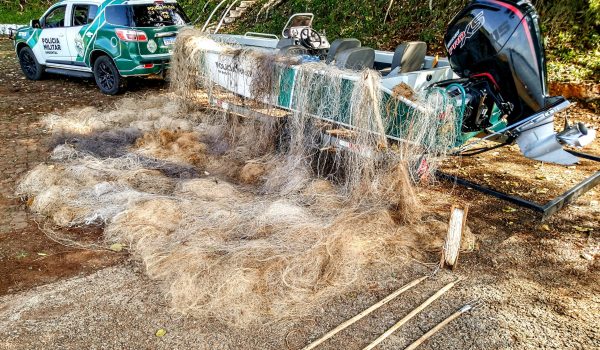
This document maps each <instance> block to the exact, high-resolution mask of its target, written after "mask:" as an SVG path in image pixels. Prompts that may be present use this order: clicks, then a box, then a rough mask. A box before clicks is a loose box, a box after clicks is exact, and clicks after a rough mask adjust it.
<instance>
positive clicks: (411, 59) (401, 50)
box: [391, 41, 427, 73]
mask: <svg viewBox="0 0 600 350" xmlns="http://www.w3.org/2000/svg"><path fill="white" fill-rule="evenodd" d="M426 54H427V44H426V43H425V42H423V41H409V42H405V43H402V44H400V45H398V47H397V48H396V51H394V56H393V58H392V67H391V71H392V72H393V71H394V69H396V68H398V67H400V71H399V73H409V72H414V71H418V70H421V68H423V64H424V62H425V55H426Z"/></svg>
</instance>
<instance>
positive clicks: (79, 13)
mask: <svg viewBox="0 0 600 350" xmlns="http://www.w3.org/2000/svg"><path fill="white" fill-rule="evenodd" d="M97 12H98V6H96V5H73V19H72V21H71V23H73V24H72V26H73V27H78V26H84V25H87V24H90V23H92V22H93V21H94V18H96V13H97Z"/></svg>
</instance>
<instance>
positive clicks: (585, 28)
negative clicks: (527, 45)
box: [0, 0, 600, 82]
mask: <svg viewBox="0 0 600 350" xmlns="http://www.w3.org/2000/svg"><path fill="white" fill-rule="evenodd" d="M207 1H208V4H207V6H206V8H204V7H205V4H206V3H207ZM179 2H180V3H181V4H182V6H184V8H185V9H186V12H187V13H188V15H189V17H190V18H192V19H193V20H195V19H197V18H199V23H202V22H203V21H204V20H205V19H206V18H207V17H208V14H209V13H210V11H211V10H212V9H213V8H214V7H215V6H216V4H217V3H218V2H219V1H218V0H201V1H194V0H181V1H179ZM264 2H265V0H260V1H259V3H258V4H257V5H255V6H254V8H253V9H252V11H250V12H248V13H247V14H246V15H245V17H244V18H243V20H241V21H237V22H236V23H235V25H234V26H230V27H227V28H226V30H228V31H230V32H237V33H243V32H246V31H256V32H266V33H279V32H280V31H281V27H282V26H283V24H284V23H285V21H286V20H287V18H288V17H289V16H290V15H291V14H292V13H294V12H313V13H314V14H315V15H316V18H317V20H316V21H315V22H316V23H315V27H316V28H317V29H319V30H320V31H325V32H326V33H327V35H328V36H329V37H330V38H338V37H355V38H359V39H360V40H361V41H362V42H363V43H364V45H367V46H371V47H376V48H381V49H394V48H395V47H396V46H397V45H398V44H400V43H401V42H402V41H407V40H423V41H425V42H427V44H428V46H429V50H430V52H431V53H438V54H441V55H444V54H445V53H444V48H443V46H442V38H443V35H444V31H445V29H446V24H447V23H448V22H449V21H450V19H451V18H452V16H454V14H456V13H457V12H458V11H459V10H460V9H461V8H462V7H463V6H464V5H465V4H466V3H468V0H432V1H431V4H432V7H431V9H430V8H429V1H425V0H395V1H394V3H393V5H392V8H391V11H390V16H389V18H388V19H387V21H386V23H385V24H384V23H383V17H384V16H385V12H386V9H387V7H388V5H389V0H368V1H367V0H353V1H343V0H284V1H283V2H282V3H281V5H279V6H278V7H276V8H275V9H274V10H273V11H271V12H270V13H269V16H268V18H265V16H264V15H261V16H260V18H257V16H256V15H257V13H258V11H259V9H260V7H261V4H262V3H264ZM534 2H535V4H536V7H537V9H538V11H539V13H540V17H541V19H542V31H543V33H544V35H545V42H546V53H547V56H548V57H547V58H548V70H549V75H550V76H549V78H550V80H553V81H593V82H599V81H600V0H537V1H535V0H534ZM51 3H53V1H51V0H0V23H27V22H28V21H29V20H30V19H32V18H37V17H39V16H40V15H41V14H42V12H43V11H44V10H46V8H47V7H48V6H49V5H50V4H51Z"/></svg>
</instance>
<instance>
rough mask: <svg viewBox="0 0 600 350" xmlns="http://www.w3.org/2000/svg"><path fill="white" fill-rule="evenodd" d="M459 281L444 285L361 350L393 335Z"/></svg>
mask: <svg viewBox="0 0 600 350" xmlns="http://www.w3.org/2000/svg"><path fill="white" fill-rule="evenodd" d="M458 281H459V280H456V281H454V282H450V283H448V284H447V285H445V286H444V287H443V288H442V289H440V290H438V291H437V292H436V293H435V294H434V295H432V296H430V297H429V299H427V300H425V302H423V304H421V305H419V306H417V308H416V309H414V310H413V311H411V312H410V313H409V314H408V315H406V316H404V318H403V319H401V320H400V321H398V322H397V323H396V324H395V325H393V326H392V327H390V329H388V330H387V331H385V333H383V334H382V335H380V336H379V338H377V339H375V340H374V341H373V342H372V343H371V344H369V345H367V346H366V347H365V348H364V349H363V350H370V349H373V348H374V347H376V346H377V345H378V344H379V343H381V342H382V341H384V340H385V339H386V338H387V337H389V336H390V335H391V334H392V333H394V332H395V331H396V330H397V329H398V328H400V327H402V325H404V324H405V323H406V322H408V321H409V320H410V319H411V318H413V317H415V316H416V315H417V314H418V313H419V312H421V311H423V309H425V308H426V307H427V306H429V304H431V303H433V302H434V301H435V300H436V299H438V298H439V297H440V296H442V294H444V293H446V292H447V291H448V290H450V288H452V287H454V285H455V284H456V283H458Z"/></svg>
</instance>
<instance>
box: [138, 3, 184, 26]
mask: <svg viewBox="0 0 600 350" xmlns="http://www.w3.org/2000/svg"><path fill="white" fill-rule="evenodd" d="M131 8H132V10H133V22H134V24H135V27H163V26H172V25H181V26H182V25H186V24H187V23H189V22H190V20H189V19H188V17H187V16H186V15H185V12H183V9H182V8H181V6H179V4H177V3H154V4H143V5H131Z"/></svg>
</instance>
